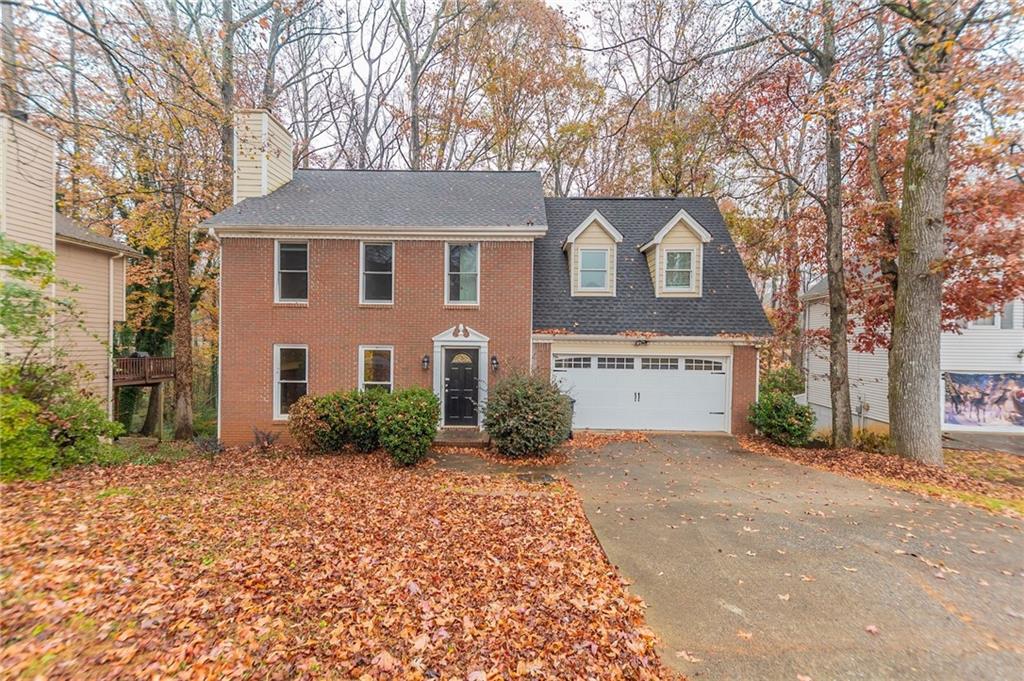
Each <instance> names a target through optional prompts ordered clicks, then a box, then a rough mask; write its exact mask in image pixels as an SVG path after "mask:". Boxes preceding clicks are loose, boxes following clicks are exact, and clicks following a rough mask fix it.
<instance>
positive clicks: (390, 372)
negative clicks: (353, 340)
mask: <svg viewBox="0 0 1024 681" xmlns="http://www.w3.org/2000/svg"><path fill="white" fill-rule="evenodd" d="M366 350H387V351H388V352H389V353H391V366H390V367H388V375H389V377H390V378H391V381H390V382H389V383H388V385H389V386H391V390H390V392H394V391H395V346H393V345H360V346H359V389H360V390H365V389H366V386H365V385H364V383H363V376H364V375H365V374H364V373H363V371H364V370H365V369H366V361H365V358H364V357H363V353H364V352H365V351H366ZM370 385H371V386H374V385H383V384H381V383H371V384H370Z"/></svg>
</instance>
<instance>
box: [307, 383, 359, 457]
mask: <svg viewBox="0 0 1024 681" xmlns="http://www.w3.org/2000/svg"><path fill="white" fill-rule="evenodd" d="M351 399H352V395H351V393H342V392H335V393H327V394H326V395H321V396H320V397H318V398H317V400H316V408H317V413H318V414H319V416H320V420H321V422H323V424H324V426H325V429H324V430H323V431H321V433H320V440H319V445H320V449H322V450H323V451H325V452H336V451H338V450H340V449H341V448H342V447H344V446H345V445H346V444H348V442H349V439H350V426H349V419H350V417H351V408H350V404H351Z"/></svg>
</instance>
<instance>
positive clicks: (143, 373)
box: [114, 357, 174, 385]
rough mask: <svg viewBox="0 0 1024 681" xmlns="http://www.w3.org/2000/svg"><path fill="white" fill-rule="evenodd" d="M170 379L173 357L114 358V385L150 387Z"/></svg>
mask: <svg viewBox="0 0 1024 681" xmlns="http://www.w3.org/2000/svg"><path fill="white" fill-rule="evenodd" d="M172 378H174V358H173V357H115V358H114V385H152V384H154V383H160V382H161V381H169V380H171V379H172Z"/></svg>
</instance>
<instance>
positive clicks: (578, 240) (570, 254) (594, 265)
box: [562, 210, 622, 296]
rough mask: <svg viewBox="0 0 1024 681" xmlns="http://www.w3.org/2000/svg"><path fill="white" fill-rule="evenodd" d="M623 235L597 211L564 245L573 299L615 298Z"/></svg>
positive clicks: (582, 223) (577, 228)
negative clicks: (617, 258)
mask: <svg viewBox="0 0 1024 681" xmlns="http://www.w3.org/2000/svg"><path fill="white" fill-rule="evenodd" d="M620 243H622V233H621V232H619V230H617V229H615V227H614V226H613V225H612V223H610V222H608V220H607V219H606V218H605V217H604V216H603V215H601V212H600V211H596V210H595V211H594V212H593V213H591V214H590V215H588V216H587V218H586V219H585V220H584V221H583V222H581V223H580V224H579V226H578V227H576V229H574V230H573V231H572V232H570V233H569V236H567V237H566V238H565V243H564V244H562V250H563V251H565V254H566V260H567V263H568V265H569V281H570V282H571V284H572V295H574V296H614V295H615V266H616V255H617V249H618V245H619V244H620Z"/></svg>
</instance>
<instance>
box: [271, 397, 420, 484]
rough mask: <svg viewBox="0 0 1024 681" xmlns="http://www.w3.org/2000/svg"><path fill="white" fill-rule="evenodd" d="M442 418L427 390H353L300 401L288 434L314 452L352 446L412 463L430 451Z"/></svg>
mask: <svg viewBox="0 0 1024 681" xmlns="http://www.w3.org/2000/svg"><path fill="white" fill-rule="evenodd" d="M439 418H440V403H439V402H438V401H437V397H436V396H435V395H434V393H432V392H431V391H429V390H426V389H424V388H410V389H408V390H400V391H398V392H396V393H387V392H385V391H383V390H366V391H362V390H353V391H351V392H335V393H327V394H326V395H317V396H313V395H305V396H303V397H301V398H299V399H298V400H296V402H295V403H294V404H292V406H291V408H290V409H289V410H288V430H289V432H290V433H291V435H292V437H293V438H294V439H295V442H296V443H297V444H298V445H299V446H300V447H302V448H303V449H305V450H307V451H309V452H311V453H316V454H322V453H326V452H336V451H338V450H340V449H342V448H343V447H344V446H345V445H348V444H351V445H353V446H354V447H355V448H356V449H357V450H359V451H361V452H372V451H374V450H376V449H378V448H380V447H383V448H384V449H385V450H386V451H387V452H388V453H389V454H390V455H391V456H392V458H394V459H395V461H397V462H399V463H401V464H403V465H410V464H414V463H416V462H417V461H419V460H420V459H421V458H422V457H423V455H424V454H426V452H427V450H428V449H429V448H430V444H431V442H433V440H434V435H435V433H436V432H437V422H438V419H439Z"/></svg>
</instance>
